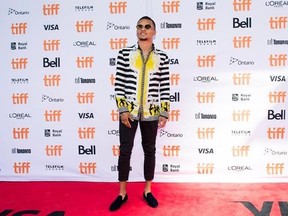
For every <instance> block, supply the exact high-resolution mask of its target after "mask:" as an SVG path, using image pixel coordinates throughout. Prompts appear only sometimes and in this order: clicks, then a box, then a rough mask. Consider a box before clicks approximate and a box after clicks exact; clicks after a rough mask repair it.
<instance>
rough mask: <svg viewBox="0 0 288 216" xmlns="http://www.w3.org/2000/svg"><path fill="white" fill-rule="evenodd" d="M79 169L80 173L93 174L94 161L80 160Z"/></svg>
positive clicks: (94, 169) (94, 168)
mask: <svg viewBox="0 0 288 216" xmlns="http://www.w3.org/2000/svg"><path fill="white" fill-rule="evenodd" d="M79 171H80V173H81V174H95V173H96V163H95V162H93V163H92V162H80V165H79Z"/></svg>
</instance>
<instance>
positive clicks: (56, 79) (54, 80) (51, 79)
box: [43, 74, 61, 87]
mask: <svg viewBox="0 0 288 216" xmlns="http://www.w3.org/2000/svg"><path fill="white" fill-rule="evenodd" d="M60 80H61V75H59V74H54V75H44V78H43V81H44V86H46V87H55V86H60Z"/></svg>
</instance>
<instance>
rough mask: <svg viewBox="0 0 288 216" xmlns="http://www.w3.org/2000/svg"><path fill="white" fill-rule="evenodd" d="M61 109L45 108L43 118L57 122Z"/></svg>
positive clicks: (59, 118)
mask: <svg viewBox="0 0 288 216" xmlns="http://www.w3.org/2000/svg"><path fill="white" fill-rule="evenodd" d="M61 115H62V111H61V110H45V113H44V119H45V121H47V122H56V121H57V122H59V121H60V120H61Z"/></svg>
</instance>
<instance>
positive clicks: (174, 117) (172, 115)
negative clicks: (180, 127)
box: [168, 110, 180, 122]
mask: <svg viewBox="0 0 288 216" xmlns="http://www.w3.org/2000/svg"><path fill="white" fill-rule="evenodd" d="M179 116H180V110H171V111H170V112H169V116H168V121H172V122H174V121H179Z"/></svg>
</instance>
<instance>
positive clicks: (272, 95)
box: [268, 91, 287, 103]
mask: <svg viewBox="0 0 288 216" xmlns="http://www.w3.org/2000/svg"><path fill="white" fill-rule="evenodd" d="M286 95H287V92H286V91H279V92H276V91H274V92H269V95H268V98H269V103H285V101H286V100H285V99H286Z"/></svg>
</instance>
